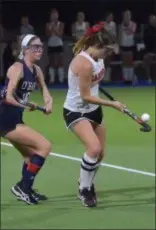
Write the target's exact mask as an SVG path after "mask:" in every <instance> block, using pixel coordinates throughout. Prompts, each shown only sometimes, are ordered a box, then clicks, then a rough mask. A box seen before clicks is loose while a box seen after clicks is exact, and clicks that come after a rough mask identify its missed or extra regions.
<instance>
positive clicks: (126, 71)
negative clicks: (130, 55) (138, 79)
mask: <svg viewBox="0 0 156 230" xmlns="http://www.w3.org/2000/svg"><path fill="white" fill-rule="evenodd" d="M122 74H123V77H124V80H125V81H128V80H129V72H128V68H122Z"/></svg>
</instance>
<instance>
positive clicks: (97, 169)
mask: <svg viewBox="0 0 156 230" xmlns="http://www.w3.org/2000/svg"><path fill="white" fill-rule="evenodd" d="M100 166H101V162H100V163H98V164H97V167H96V169H95V171H94V175H93V179H92V184H93V183H94V182H95V176H96V174H97V172H98V171H99V168H100Z"/></svg>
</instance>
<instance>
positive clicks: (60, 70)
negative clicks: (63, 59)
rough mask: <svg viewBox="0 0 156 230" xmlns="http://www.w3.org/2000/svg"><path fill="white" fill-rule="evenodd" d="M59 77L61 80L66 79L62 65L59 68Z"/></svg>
mask: <svg viewBox="0 0 156 230" xmlns="http://www.w3.org/2000/svg"><path fill="white" fill-rule="evenodd" d="M58 78H59V82H60V83H63V80H64V69H63V68H62V67H59V68H58Z"/></svg>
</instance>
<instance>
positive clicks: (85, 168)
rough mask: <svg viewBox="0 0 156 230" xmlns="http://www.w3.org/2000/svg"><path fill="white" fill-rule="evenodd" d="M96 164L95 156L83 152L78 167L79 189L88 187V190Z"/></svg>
mask: <svg viewBox="0 0 156 230" xmlns="http://www.w3.org/2000/svg"><path fill="white" fill-rule="evenodd" d="M97 165H98V163H97V157H96V158H93V157H90V156H88V155H87V154H86V153H85V154H84V156H83V158H82V161H81V169H80V180H79V182H80V185H79V188H80V190H82V189H83V188H88V189H89V190H90V188H91V185H92V181H93V178H94V174H95V171H96V168H97Z"/></svg>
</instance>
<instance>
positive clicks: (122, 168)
mask: <svg viewBox="0 0 156 230" xmlns="http://www.w3.org/2000/svg"><path fill="white" fill-rule="evenodd" d="M1 144H2V145H4V146H8V147H13V145H12V144H10V143H6V142H1ZM50 155H51V156H55V157H60V158H64V159H68V160H72V161H81V159H80V158H77V157H71V156H67V155H63V154H59V153H50ZM102 166H104V167H108V168H114V169H119V170H122V171H127V172H131V173H137V174H142V175H146V176H152V177H155V176H156V174H155V173H151V172H145V171H141V170H137V169H131V168H126V167H122V166H117V165H111V164H106V163H102Z"/></svg>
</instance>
